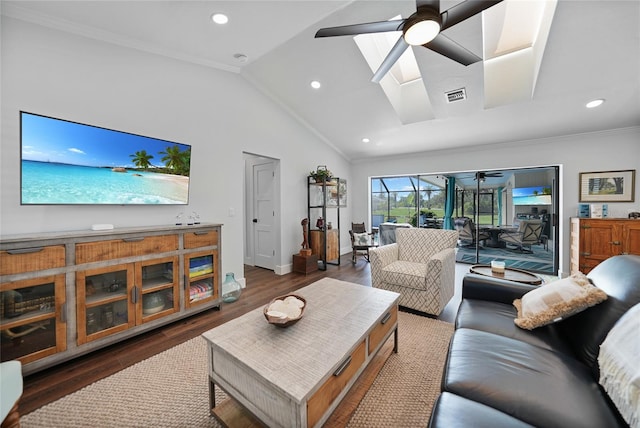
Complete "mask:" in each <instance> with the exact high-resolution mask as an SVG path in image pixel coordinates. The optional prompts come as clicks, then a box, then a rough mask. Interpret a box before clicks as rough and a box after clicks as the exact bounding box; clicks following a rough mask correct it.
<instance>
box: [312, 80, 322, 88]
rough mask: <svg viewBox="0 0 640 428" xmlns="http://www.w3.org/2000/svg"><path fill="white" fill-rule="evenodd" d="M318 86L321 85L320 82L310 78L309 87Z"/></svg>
mask: <svg viewBox="0 0 640 428" xmlns="http://www.w3.org/2000/svg"><path fill="white" fill-rule="evenodd" d="M320 86H322V85H321V84H320V82H318V81H317V80H312V81H311V87H312V88H313V89H320Z"/></svg>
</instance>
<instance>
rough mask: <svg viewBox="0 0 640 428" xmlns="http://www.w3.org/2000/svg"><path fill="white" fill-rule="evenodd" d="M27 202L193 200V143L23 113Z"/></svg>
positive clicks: (23, 178)
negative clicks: (191, 197) (191, 186)
mask: <svg viewBox="0 0 640 428" xmlns="http://www.w3.org/2000/svg"><path fill="white" fill-rule="evenodd" d="M20 144H21V159H20V162H21V180H20V187H21V203H22V205H86V204H89V205H96V204H103V205H147V204H151V205H153V204H173V205H185V204H188V203H189V172H190V166H191V146H189V145H187V144H181V143H175V142H172V141H165V140H159V139H156V138H150V137H144V136H141V135H135V134H130V133H128V132H122V131H116V130H112V129H106V128H101V127H98V126H92V125H85V124H82V123H77V122H72V121H69V120H62V119H55V118H53V117H48V116H41V115H38V114H33V113H27V112H20Z"/></svg>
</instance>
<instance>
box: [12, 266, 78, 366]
mask: <svg viewBox="0 0 640 428" xmlns="http://www.w3.org/2000/svg"><path fill="white" fill-rule="evenodd" d="M64 278H65V277H64V275H48V276H41V277H37V278H32V279H25V280H19V281H8V282H4V280H5V279H4V277H3V282H2V284H0V329H1V330H2V334H1V335H0V355H1V356H2V361H9V360H15V359H19V360H20V361H22V363H23V364H27V363H30V362H32V361H36V360H39V359H42V358H45V357H48V356H50V355H54V354H56V353H59V352H63V351H65V350H66V349H67V334H66V331H67V330H66V318H65V316H66V314H65V311H64V308H65V291H64V286H65V279H64Z"/></svg>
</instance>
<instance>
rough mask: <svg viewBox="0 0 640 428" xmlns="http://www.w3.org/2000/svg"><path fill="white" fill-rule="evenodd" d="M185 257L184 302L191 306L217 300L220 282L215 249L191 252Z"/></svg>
mask: <svg viewBox="0 0 640 428" xmlns="http://www.w3.org/2000/svg"><path fill="white" fill-rule="evenodd" d="M184 258H185V262H184V265H185V268H186V269H187V270H185V278H184V283H185V290H186V292H187V294H186V295H185V304H186V306H187V307H189V308H191V307H194V306H198V305H203V304H205V303H207V302H210V301H212V300H218V297H219V294H220V283H219V277H220V276H219V275H218V272H217V271H218V269H217V268H216V266H218V252H217V251H200V252H196V253H191V254H188V255H186V256H184Z"/></svg>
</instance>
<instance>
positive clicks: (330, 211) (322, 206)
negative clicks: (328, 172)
mask: <svg viewBox="0 0 640 428" xmlns="http://www.w3.org/2000/svg"><path fill="white" fill-rule="evenodd" d="M342 183H343V182H342V181H341V180H340V178H338V177H331V178H324V179H319V180H316V179H315V178H314V177H312V176H308V177H307V217H308V218H309V224H308V226H307V227H308V232H309V244H310V246H311V250H312V254H315V255H317V256H318V269H320V270H326V269H327V265H334V266H339V265H340V205H341V204H342V199H343V197H344V196H345V195H344V194H343V191H342V189H341V188H342V185H341V184H342ZM320 217H322V219H323V223H324V225H323V226H322V227H318V226H317V224H318V219H319V218H320Z"/></svg>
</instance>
